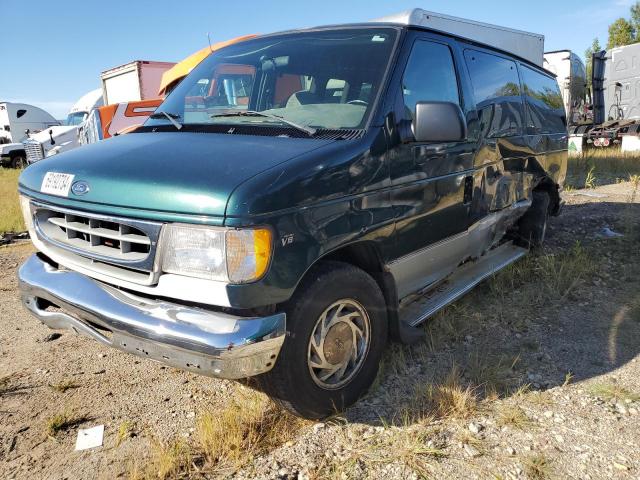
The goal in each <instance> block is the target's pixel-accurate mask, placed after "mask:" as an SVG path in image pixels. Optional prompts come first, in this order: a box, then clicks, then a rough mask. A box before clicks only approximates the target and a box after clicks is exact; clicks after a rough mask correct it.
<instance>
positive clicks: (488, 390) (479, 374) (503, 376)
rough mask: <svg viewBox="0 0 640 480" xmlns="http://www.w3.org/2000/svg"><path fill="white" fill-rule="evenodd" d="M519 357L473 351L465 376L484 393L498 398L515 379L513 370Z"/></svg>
mask: <svg viewBox="0 0 640 480" xmlns="http://www.w3.org/2000/svg"><path fill="white" fill-rule="evenodd" d="M519 360H520V357H519V356H515V357H513V358H511V359H509V358H507V357H506V356H505V355H500V356H491V355H486V354H481V353H480V352H478V351H475V352H474V353H472V354H471V356H470V361H469V365H468V368H467V370H466V374H467V376H468V377H469V378H470V379H471V381H472V382H473V383H474V384H475V385H478V387H479V388H482V389H483V390H484V392H485V395H487V396H490V397H495V398H498V397H499V396H500V395H502V394H504V393H506V392H507V391H508V390H509V387H510V386H511V385H512V383H513V382H514V380H515V376H514V374H513V370H514V368H515V366H516V364H517V363H518V362H519Z"/></svg>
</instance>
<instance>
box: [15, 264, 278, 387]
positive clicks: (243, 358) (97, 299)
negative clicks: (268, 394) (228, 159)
mask: <svg viewBox="0 0 640 480" xmlns="http://www.w3.org/2000/svg"><path fill="white" fill-rule="evenodd" d="M18 278H19V281H20V292H21V296H22V302H23V304H24V305H25V306H26V308H27V309H29V311H30V312H31V313H32V314H33V315H35V316H36V317H37V318H38V319H39V320H40V321H41V322H42V323H44V324H45V325H47V326H48V327H50V328H52V329H66V330H72V331H74V332H76V333H79V334H82V335H85V336H87V337H90V338H93V339H94V340H97V341H98V342H100V343H102V344H104V345H108V346H111V347H115V348H118V349H120V350H123V351H125V352H128V353H132V354H134V355H137V356H140V357H143V358H150V359H153V360H157V361H159V362H162V363H165V364H167V365H170V366H172V367H176V368H179V369H182V370H188V371H191V372H195V373H199V374H202V375H208V376H211V377H218V378H227V379H239V378H246V377H250V376H253V375H258V374H261V373H265V372H268V371H269V370H271V368H273V366H274V364H275V362H276V360H277V357H278V353H279V352H280V348H281V347H282V343H283V342H284V337H285V331H286V329H285V314H284V313H277V314H274V315H270V316H266V317H258V318H247V317H238V316H234V315H229V314H226V313H222V312H217V311H211V310H207V309H203V308H196V307H188V306H184V305H180V304H176V303H170V302H167V301H164V300H155V299H148V298H144V297H140V296H137V295H133V294H131V293H129V292H125V291H122V290H118V289H116V288H113V287H111V286H109V285H106V284H104V283H101V282H98V281H96V280H93V279H91V278H89V277H87V276H85V275H82V274H80V273H77V272H74V271H69V270H63V269H58V268H56V267H54V266H52V265H50V264H49V263H47V262H46V261H44V260H43V259H42V258H40V257H39V256H38V255H33V256H31V257H30V258H29V259H28V260H27V261H26V262H25V263H24V264H23V265H22V267H20V270H19V272H18Z"/></svg>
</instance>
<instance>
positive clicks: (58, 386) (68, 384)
mask: <svg viewBox="0 0 640 480" xmlns="http://www.w3.org/2000/svg"><path fill="white" fill-rule="evenodd" d="M49 386H50V387H51V388H52V389H53V390H55V391H56V392H59V393H65V392H66V391H67V390H71V389H73V388H80V385H79V384H77V383H76V382H74V381H73V380H69V379H66V380H62V381H60V382H58V383H54V384H52V385H49Z"/></svg>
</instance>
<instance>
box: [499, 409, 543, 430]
mask: <svg viewBox="0 0 640 480" xmlns="http://www.w3.org/2000/svg"><path fill="white" fill-rule="evenodd" d="M496 423H497V424H498V425H499V426H501V427H513V428H517V429H518V430H526V429H527V428H529V427H531V426H533V424H534V423H533V421H531V419H530V418H529V417H527V414H526V413H524V411H523V410H522V409H521V408H520V407H518V406H515V405H502V406H501V407H500V408H499V410H498V416H497V420H496Z"/></svg>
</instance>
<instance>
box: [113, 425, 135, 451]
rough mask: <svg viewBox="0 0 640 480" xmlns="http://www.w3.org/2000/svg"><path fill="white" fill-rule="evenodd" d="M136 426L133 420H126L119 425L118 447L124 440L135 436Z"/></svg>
mask: <svg viewBox="0 0 640 480" xmlns="http://www.w3.org/2000/svg"><path fill="white" fill-rule="evenodd" d="M134 428H135V424H134V423H133V422H132V421H131V420H125V421H124V422H122V423H121V424H120V426H119V427H118V433H117V435H116V447H119V446H120V444H121V443H122V442H124V441H125V440H126V439H127V438H130V437H132V436H133V430H134Z"/></svg>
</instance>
